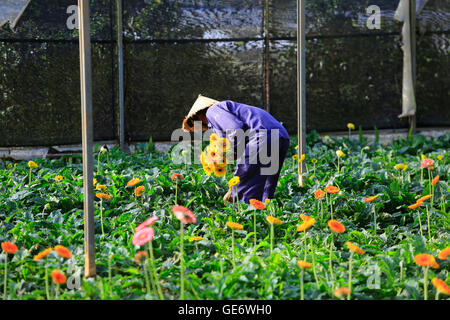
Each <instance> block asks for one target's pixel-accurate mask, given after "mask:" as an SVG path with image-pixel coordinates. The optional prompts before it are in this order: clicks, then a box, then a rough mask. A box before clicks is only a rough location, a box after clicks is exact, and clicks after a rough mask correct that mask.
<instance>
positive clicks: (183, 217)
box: [172, 205, 197, 224]
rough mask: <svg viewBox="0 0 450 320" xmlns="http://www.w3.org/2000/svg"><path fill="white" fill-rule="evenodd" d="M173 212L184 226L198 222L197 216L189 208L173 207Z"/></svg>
mask: <svg viewBox="0 0 450 320" xmlns="http://www.w3.org/2000/svg"><path fill="white" fill-rule="evenodd" d="M172 211H173V213H174V214H175V217H177V219H178V220H180V221H181V222H183V223H184V224H187V223H196V222H197V218H196V217H195V214H194V213H193V212H192V211H191V210H189V209H188V208H185V207H183V206H178V205H176V206H173V208H172Z"/></svg>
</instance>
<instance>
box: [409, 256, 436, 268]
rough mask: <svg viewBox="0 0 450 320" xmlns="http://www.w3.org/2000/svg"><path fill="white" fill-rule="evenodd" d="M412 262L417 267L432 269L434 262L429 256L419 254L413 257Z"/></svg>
mask: <svg viewBox="0 0 450 320" xmlns="http://www.w3.org/2000/svg"><path fill="white" fill-rule="evenodd" d="M414 262H415V263H416V264H417V265H419V266H423V267H432V266H433V265H434V264H435V263H436V260H435V259H434V257H433V256H432V255H431V254H428V253H421V254H418V255H417V256H415V257H414Z"/></svg>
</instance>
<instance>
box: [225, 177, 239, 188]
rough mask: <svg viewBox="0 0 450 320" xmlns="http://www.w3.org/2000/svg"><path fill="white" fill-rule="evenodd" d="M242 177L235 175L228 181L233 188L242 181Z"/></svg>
mask: <svg viewBox="0 0 450 320" xmlns="http://www.w3.org/2000/svg"><path fill="white" fill-rule="evenodd" d="M240 181H241V180H240V178H239V177H238V176H234V177H233V178H231V179H230V181H228V187H230V190H231V188H233V187H234V186H235V185H237V184H238V183H239V182H240Z"/></svg>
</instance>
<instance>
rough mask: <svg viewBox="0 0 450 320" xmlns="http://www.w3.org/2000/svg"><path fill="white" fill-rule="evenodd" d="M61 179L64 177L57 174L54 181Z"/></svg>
mask: <svg viewBox="0 0 450 320" xmlns="http://www.w3.org/2000/svg"><path fill="white" fill-rule="evenodd" d="M62 179H64V177H63V176H61V175H57V176H56V177H55V181H61V180H62Z"/></svg>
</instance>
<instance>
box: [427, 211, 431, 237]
mask: <svg viewBox="0 0 450 320" xmlns="http://www.w3.org/2000/svg"><path fill="white" fill-rule="evenodd" d="M427 223H428V240H431V229H430V211H429V210H428V205H427Z"/></svg>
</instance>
